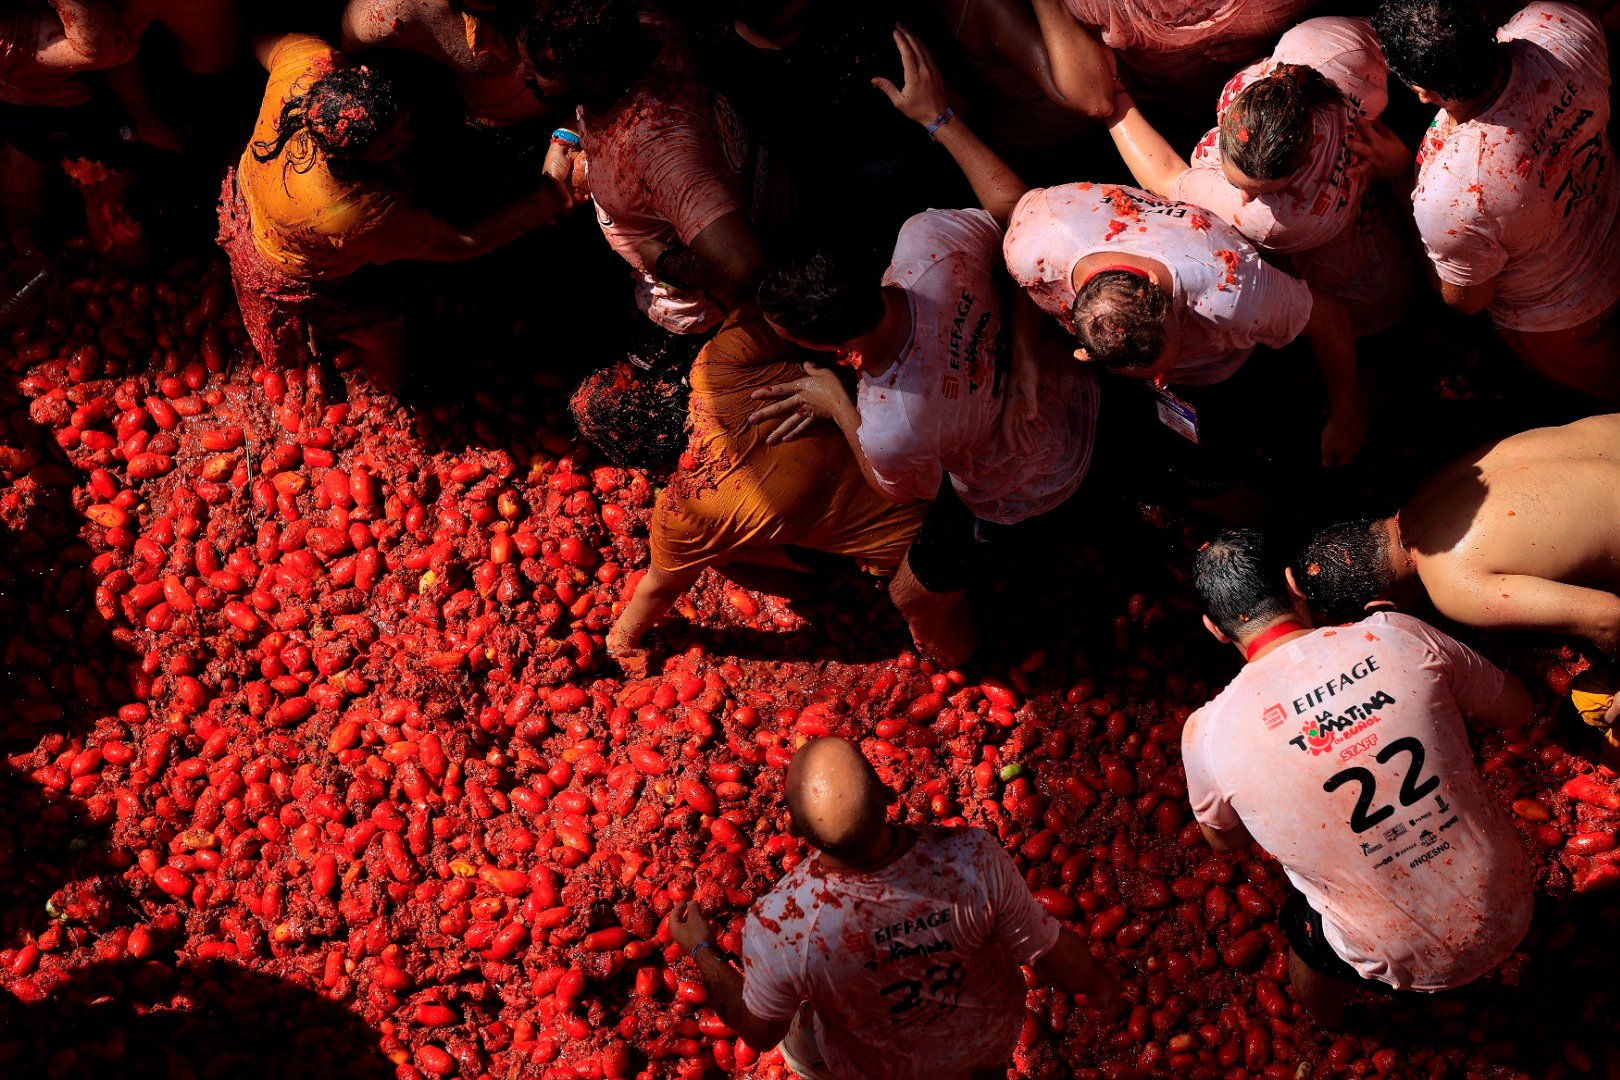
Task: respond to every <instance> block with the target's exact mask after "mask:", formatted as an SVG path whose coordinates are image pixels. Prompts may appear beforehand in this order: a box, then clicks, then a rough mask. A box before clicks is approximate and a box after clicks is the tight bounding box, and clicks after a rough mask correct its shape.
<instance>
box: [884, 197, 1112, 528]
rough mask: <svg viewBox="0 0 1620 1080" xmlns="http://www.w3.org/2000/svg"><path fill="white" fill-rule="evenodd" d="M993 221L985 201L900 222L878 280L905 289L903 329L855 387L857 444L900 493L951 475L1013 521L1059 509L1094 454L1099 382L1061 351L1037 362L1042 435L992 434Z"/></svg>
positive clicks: (998, 353) (1004, 352)
mask: <svg viewBox="0 0 1620 1080" xmlns="http://www.w3.org/2000/svg"><path fill="white" fill-rule="evenodd" d="M1000 273H1001V229H1000V228H999V227H997V225H996V222H995V219H994V218H992V217H991V216H990V215H989V214H988V213H986V212H985V211H983V210H928V211H926V212H924V213H921V214H917V215H916V216H914V217H912V218H911V219H910V220H908V221H907V222H906V223H905V225H904V226H902V228H901V230H900V238H899V241H898V242H897V243H896V245H895V249H894V259H893V261H892V262H891V263H890V264H889V269H888V271H887V273H885V274H884V277H883V284H884V285H892V286H896V287H898V288H901V289H904V290H905V293H906V299H907V301H908V303H909V304H910V305H911V337H910V338H909V339H908V340H907V341H906V343H905V345H904V347H903V348H902V349H901V350H900V355H899V357H898V358H897V359H896V360H895V362H894V363H893V364H891V365H890V366H889V368H888V370H886V371H885V372H884V373H883V374H882V375H881V376H877V377H873V376H871V375H869V374H868V373H866V372H864V371H863V372H862V373H861V376H860V383H859V386H858V388H857V391H856V403H857V407H858V408H859V410H860V414H861V426H860V431H859V438H860V443H861V450H862V452H864V453H865V454H866V458H867V461H868V462H869V463H870V464H871V466H872V471H873V473H874V474H875V475H876V477H877V480H878V482H879V483H880V484H882V486H883V489H884V491H885V492H887V493H888V494H889V495H890V496H892V497H894V498H897V499H932V498H934V497H935V496H936V495H937V494H938V493H939V485H940V482H941V480H943V479H944V477H945V476H946V475H947V474H948V475H949V476H950V478H951V485H952V487H953V488H955V490H956V492H957V494H958V495H959V496H960V497H961V499H962V502H963V504H964V505H966V506H967V508H968V509H969V510H971V511H973V513H974V514H975V515H976V516H978V517H980V518H982V519H984V520H986V521H993V522H996V523H998V524H1003V525H1010V524H1013V523H1015V522H1019V521H1023V520H1024V519H1025V518H1029V517H1033V516H1035V515H1036V514H1044V513H1046V512H1047V511H1049V510H1053V509H1056V508H1057V507H1058V506H1059V505H1061V504H1062V503H1063V501H1064V500H1065V499H1067V498H1068V497H1069V496H1070V495H1073V494H1074V491H1075V489H1076V488H1078V487H1079V486H1080V481H1081V479H1082V478H1084V476H1085V474H1086V468H1087V466H1089V465H1090V464H1091V444H1092V439H1093V436H1094V434H1095V432H1096V427H1097V402H1098V394H1097V382H1096V378H1095V377H1094V376H1093V375H1092V374H1091V372H1089V371H1086V370H1084V369H1083V367H1082V365H1080V364H1079V363H1077V362H1075V360H1074V359H1073V358H1072V357H1070V356H1069V355H1067V354H1065V355H1064V356H1062V357H1061V359H1059V360H1058V361H1057V362H1055V363H1048V364H1046V365H1044V366H1043V369H1042V381H1041V386H1040V412H1041V419H1042V420H1043V421H1044V423H1045V437H1044V438H1042V439H1041V440H1040V443H1039V445H1038V447H1037V448H1036V449H1035V450H1034V451H1033V452H1031V453H1028V454H1021V453H1019V452H1018V451H1017V450H1015V449H1014V448H1013V447H1012V446H1011V445H1009V444H1008V443H1007V442H1006V441H1005V440H1003V438H1002V436H1001V411H1002V408H1003V406H1004V404H1005V400H1006V394H1005V390H1006V386H1005V383H1006V379H1007V369H1008V347H1007V337H1006V334H1005V332H1004V324H1003V321H1002V314H1001V294H1000V291H999V289H998V287H997V286H998V284H999V282H998V281H997V277H998V275H999V274H1000Z"/></svg>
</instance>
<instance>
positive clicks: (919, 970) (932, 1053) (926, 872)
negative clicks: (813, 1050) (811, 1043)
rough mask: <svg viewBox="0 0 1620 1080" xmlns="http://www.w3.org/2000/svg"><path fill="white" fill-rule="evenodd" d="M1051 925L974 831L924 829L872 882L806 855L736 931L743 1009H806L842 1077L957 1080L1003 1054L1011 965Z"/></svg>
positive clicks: (783, 1013)
mask: <svg viewBox="0 0 1620 1080" xmlns="http://www.w3.org/2000/svg"><path fill="white" fill-rule="evenodd" d="M1059 930H1060V928H1059V926H1058V923H1057V921H1056V920H1055V919H1053V918H1052V917H1051V916H1050V915H1048V914H1047V913H1046V910H1045V909H1044V908H1042V907H1041V906H1040V904H1039V903H1037V902H1036V900H1035V898H1034V897H1033V896H1031V895H1030V892H1029V888H1028V887H1027V886H1026V885H1025V884H1024V879H1023V877H1022V876H1021V875H1020V874H1019V873H1018V868H1017V867H1016V866H1015V865H1013V861H1012V859H1011V857H1010V856H1008V854H1007V853H1006V852H1005V851H1004V850H1002V847H1001V845H1000V844H998V843H997V842H996V839H995V837H993V836H991V835H990V834H989V833H987V832H985V831H984V830H983V829H945V828H941V827H938V826H935V827H933V828H928V829H923V830H921V832H920V833H919V835H918V836H917V839H916V842H915V843H914V844H913V845H912V847H911V849H910V850H909V851H907V852H906V853H905V854H904V855H901V856H900V857H899V858H898V859H896V860H895V861H894V862H893V863H891V864H889V865H888V866H886V867H884V868H883V869H881V870H878V871H876V872H873V873H862V872H860V871H849V870H833V869H827V868H825V867H823V866H822V865H821V860H820V858H819V857H816V856H812V857H811V858H808V859H806V860H804V861H803V862H801V863H800V864H799V865H797V866H795V867H794V868H793V869H792V870H790V871H788V873H787V874H786V875H785V876H784V877H783V878H782V880H781V881H779V882H777V884H776V888H774V889H772V890H771V891H770V892H769V893H768V894H767V895H765V896H763V897H761V898H760V899H759V901H758V902H756V903H755V904H754V907H753V909H752V910H751V911H750V912H749V913H748V920H747V922H746V923H745V924H744V927H743V943H742V951H743V1004H744V1005H745V1006H747V1008H748V1011H749V1012H751V1013H753V1014H754V1015H755V1016H757V1017H759V1018H760V1019H762V1020H788V1019H790V1018H792V1016H793V1015H794V1013H795V1012H797V1011H798V1008H799V1005H800V1003H801V1002H806V1001H808V1002H809V1003H810V1006H811V1008H812V1009H813V1010H814V1012H815V1033H816V1042H817V1045H818V1046H819V1048H820V1050H821V1053H822V1056H823V1058H824V1059H825V1061H826V1065H827V1068H828V1070H829V1071H831V1072H832V1074H833V1075H835V1076H839V1077H847V1078H849V1080H857V1078H859V1080H956V1078H965V1077H967V1076H968V1075H969V1074H970V1073H972V1072H973V1071H974V1070H975V1069H988V1068H996V1067H999V1066H1002V1065H1005V1064H1006V1062H1007V1061H1008V1059H1009V1058H1011V1057H1012V1052H1013V1047H1014V1046H1015V1045H1016V1044H1017V1042H1018V1033H1019V1030H1020V1029H1021V1028H1022V1027H1023V1024H1024V997H1025V986H1024V976H1023V973H1022V972H1021V971H1020V970H1019V965H1021V964H1033V963H1035V961H1036V960H1038V959H1040V958H1041V957H1042V956H1044V955H1046V953H1047V952H1049V951H1050V950H1051V948H1052V947H1053V946H1054V945H1056V944H1057V940H1058V933H1059Z"/></svg>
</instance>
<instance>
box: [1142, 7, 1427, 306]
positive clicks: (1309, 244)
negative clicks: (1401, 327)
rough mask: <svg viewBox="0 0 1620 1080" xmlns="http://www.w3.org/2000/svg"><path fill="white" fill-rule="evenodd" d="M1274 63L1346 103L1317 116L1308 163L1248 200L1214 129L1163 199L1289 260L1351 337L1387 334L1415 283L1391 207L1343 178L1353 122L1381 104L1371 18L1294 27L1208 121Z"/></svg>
mask: <svg viewBox="0 0 1620 1080" xmlns="http://www.w3.org/2000/svg"><path fill="white" fill-rule="evenodd" d="M1279 64H1298V65H1300V66H1302V67H1308V68H1312V69H1314V70H1315V71H1318V72H1320V73H1321V74H1322V75H1323V76H1324V77H1325V78H1326V79H1327V80H1328V82H1329V83H1331V84H1333V86H1334V88H1335V89H1337V90H1338V91H1339V93H1340V94H1342V95H1343V96H1344V103H1343V104H1342V105H1341V104H1333V105H1326V106H1322V107H1320V108H1318V109H1316V110H1315V112H1314V114H1313V116H1312V120H1313V124H1314V132H1313V141H1314V145H1313V147H1312V150H1311V157H1310V160H1309V162H1308V163H1307V164H1306V165H1305V166H1304V167H1303V168H1301V169H1300V170H1299V171H1298V172H1297V173H1295V174H1294V176H1293V177H1292V178H1291V181H1292V182H1291V183H1290V184H1289V186H1288V187H1286V188H1284V189H1283V190H1281V191H1276V192H1268V193H1266V194H1263V195H1252V196H1251V195H1246V194H1245V193H1244V192H1243V191H1241V190H1240V189H1238V188H1236V187H1234V186H1233V185H1232V183H1231V182H1230V181H1229V180H1227V179H1226V174H1225V173H1224V172H1222V171H1221V159H1222V156H1223V155H1222V154H1221V147H1220V129H1219V128H1218V127H1217V128H1214V129H1212V130H1211V131H1210V132H1209V133H1208V134H1207V135H1205V136H1204V137H1203V139H1202V140H1200V141H1199V143H1198V146H1197V147H1196V148H1195V149H1194V150H1193V155H1192V162H1191V165H1192V167H1191V168H1189V169H1188V170H1187V171H1186V172H1184V173H1182V174H1181V176H1180V177H1178V178H1177V180H1176V184H1175V187H1174V189H1173V190H1172V191H1171V194H1172V195H1173V196H1174V197H1175V198H1176V199H1178V200H1180V201H1182V202H1189V203H1193V204H1194V205H1197V206H1201V207H1203V208H1204V209H1206V210H1208V211H1210V212H1211V213H1213V214H1214V215H1215V216H1216V217H1218V218H1220V219H1221V220H1222V221H1225V222H1227V223H1229V224H1231V225H1232V226H1234V227H1235V228H1236V229H1237V230H1238V232H1240V233H1242V234H1243V235H1244V236H1245V237H1247V238H1248V239H1249V240H1251V241H1253V242H1254V244H1255V245H1256V246H1257V247H1260V248H1262V249H1264V250H1266V251H1269V252H1276V253H1278V254H1286V255H1291V256H1293V265H1294V269H1295V270H1296V271H1297V272H1298V273H1299V274H1300V275H1301V276H1302V277H1303V278H1304V279H1305V280H1306V281H1307V282H1309V283H1310V284H1312V285H1315V286H1316V287H1317V288H1319V289H1321V290H1322V291H1324V292H1327V293H1330V294H1332V295H1334V296H1337V297H1339V298H1340V299H1342V300H1343V301H1344V302H1345V304H1346V306H1347V307H1348V308H1349V310H1350V316H1351V322H1352V323H1353V325H1354V326H1355V329H1356V332H1357V333H1361V334H1370V333H1375V332H1377V331H1379V330H1384V329H1387V328H1388V327H1389V326H1390V325H1392V324H1393V323H1394V322H1395V320H1396V319H1398V318H1399V317H1400V315H1401V312H1402V311H1403V310H1404V308H1405V306H1406V302H1407V299H1408V297H1409V296H1410V294H1411V290H1412V288H1413V286H1414V285H1415V283H1416V282H1415V275H1414V273H1413V271H1414V269H1415V268H1414V267H1413V265H1412V261H1413V252H1412V250H1411V247H1410V242H1409V241H1408V239H1407V238H1406V229H1405V227H1404V225H1403V224H1402V222H1401V221H1400V220H1399V219H1398V218H1397V216H1396V215H1395V213H1394V212H1393V206H1392V204H1391V201H1390V200H1389V198H1388V197H1387V196H1386V194H1385V193H1384V192H1383V191H1382V190H1381V189H1377V190H1374V191H1372V192H1369V190H1368V186H1367V184H1366V183H1365V181H1363V180H1361V179H1358V178H1357V177H1355V176H1354V175H1353V174H1352V173H1351V172H1350V165H1351V164H1352V156H1351V153H1350V148H1349V145H1348V143H1349V136H1350V135H1351V134H1352V133H1353V130H1354V127H1353V125H1354V124H1355V122H1356V121H1357V120H1359V119H1363V118H1366V119H1377V118H1378V117H1379V116H1381V115H1382V114H1383V111H1384V107H1385V106H1386V105H1387V104H1388V103H1389V92H1388V89H1387V81H1388V75H1389V68H1388V66H1387V65H1386V64H1385V63H1384V54H1383V50H1382V49H1380V48H1379V45H1378V38H1377V36H1376V35H1375V34H1374V33H1373V29H1372V21H1371V20H1370V19H1351V18H1340V17H1329V18H1321V19H1309V20H1307V21H1305V22H1302V23H1300V24H1299V25H1298V26H1296V27H1294V28H1293V29H1292V30H1290V31H1288V32H1287V33H1286V34H1284V35H1283V36H1282V39H1281V40H1279V41H1278V42H1277V48H1276V50H1275V51H1273V53H1272V54H1271V56H1269V57H1267V58H1266V59H1264V60H1261V61H1259V62H1257V63H1254V64H1251V65H1249V66H1248V67H1247V68H1244V69H1243V70H1242V71H1240V72H1238V73H1237V74H1236V75H1234V76H1233V77H1232V79H1231V81H1229V82H1228V83H1227V84H1226V87H1225V89H1223V90H1222V91H1221V96H1220V102H1219V104H1218V106H1217V108H1216V114H1217V115H1218V116H1224V115H1225V113H1226V110H1227V109H1228V108H1230V107H1231V104H1232V102H1233V101H1234V100H1236V98H1237V96H1238V94H1240V93H1242V92H1243V90H1245V89H1246V88H1248V87H1249V86H1251V85H1252V84H1254V83H1255V82H1257V81H1259V80H1261V79H1264V78H1266V77H1268V76H1269V75H1270V74H1271V73H1272V72H1273V71H1274V70H1275V69H1276V68H1277V66H1278V65H1279ZM1369 195H1371V198H1370V199H1369V198H1368V196H1369Z"/></svg>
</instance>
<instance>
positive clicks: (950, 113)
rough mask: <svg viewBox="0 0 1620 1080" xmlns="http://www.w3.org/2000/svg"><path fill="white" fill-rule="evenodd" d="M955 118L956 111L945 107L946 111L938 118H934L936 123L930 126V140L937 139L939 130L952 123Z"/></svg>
mask: <svg viewBox="0 0 1620 1080" xmlns="http://www.w3.org/2000/svg"><path fill="white" fill-rule="evenodd" d="M955 117H956V110H955V109H953V108H951V107H950V106H949V105H947V106H945V111H944V112H942V113H940V114H939V115H938V116H936V117H935V118H934V122H933V123H932V124H929V125H928V137H929V138H930V139H935V138H937V137H938V134H939V129H940V128H942V127H944V126H945V125H946V124H948V123H950V122H951V120H953V119H954V118H955Z"/></svg>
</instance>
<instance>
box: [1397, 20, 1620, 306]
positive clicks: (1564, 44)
mask: <svg viewBox="0 0 1620 1080" xmlns="http://www.w3.org/2000/svg"><path fill="white" fill-rule="evenodd" d="M1496 39H1497V41H1499V42H1501V43H1503V44H1504V46H1505V47H1506V50H1507V54H1508V58H1509V62H1510V65H1511V68H1510V71H1509V73H1508V76H1507V81H1506V84H1505V85H1504V86H1503V87H1502V90H1501V92H1500V93H1499V94H1498V95H1497V98H1496V100H1495V101H1494V102H1492V103H1491V105H1490V106H1489V107H1488V108H1487V109H1486V110H1485V111H1484V112H1482V113H1480V114H1479V115H1478V116H1476V117H1475V118H1474V119H1472V120H1469V121H1467V122H1466V123H1462V124H1459V123H1456V122H1454V121H1453V120H1452V119H1451V118H1450V117H1449V116H1448V115H1447V114H1446V113H1445V112H1441V113H1440V115H1439V116H1437V117H1435V120H1434V123H1433V124H1431V125H1430V126H1429V131H1428V134H1427V135H1425V136H1424V138H1423V145H1422V147H1421V148H1420V149H1419V150H1418V184H1417V189H1416V190H1415V191H1414V192H1413V193H1412V208H1413V213H1414V214H1415V216H1416V217H1417V224H1418V231H1419V233H1421V234H1422V236H1423V246H1424V247H1425V248H1426V249H1427V250H1428V254H1429V259H1430V260H1431V261H1432V262H1433V263H1434V267H1435V270H1436V272H1437V273H1438V274H1439V275H1440V278H1441V280H1442V281H1446V282H1448V283H1450V284H1452V285H1458V286H1463V287H1466V286H1470V285H1478V284H1480V283H1481V282H1485V281H1490V280H1491V279H1493V278H1494V279H1495V281H1496V295H1495V298H1494V299H1493V300H1492V301H1491V304H1490V308H1489V311H1490V313H1491V319H1492V320H1493V321H1494V322H1495V323H1496V324H1497V325H1498V326H1502V327H1506V328H1508V329H1511V330H1520V331H1524V332H1528V333H1546V332H1550V331H1554V330H1567V329H1569V328H1571V327H1574V326H1579V325H1581V324H1582V323H1585V322H1587V321H1589V320H1591V319H1594V318H1596V317H1597V316H1599V315H1602V314H1603V313H1604V312H1606V311H1607V310H1609V308H1611V307H1612V306H1613V305H1614V304H1615V302H1616V300H1620V228H1617V225H1616V223H1617V221H1620V169H1617V168H1616V163H1615V159H1614V147H1613V146H1612V145H1610V143H1609V137H1608V132H1607V129H1608V124H1609V55H1608V45H1607V43H1606V42H1605V40H1604V37H1603V31H1602V29H1601V28H1600V27H1599V26H1598V24H1597V23H1595V22H1593V21H1592V18H1591V16H1589V15H1587V14H1586V13H1585V12H1583V11H1581V10H1580V9H1579V8H1577V7H1574V6H1573V5H1570V4H1556V3H1534V4H1530V5H1528V6H1527V7H1525V8H1524V9H1523V10H1521V11H1520V12H1519V13H1518V14H1517V15H1515V16H1513V18H1511V19H1509V20H1508V21H1507V23H1506V24H1505V25H1503V27H1502V28H1501V29H1500V30H1499V31H1497V34H1496Z"/></svg>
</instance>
